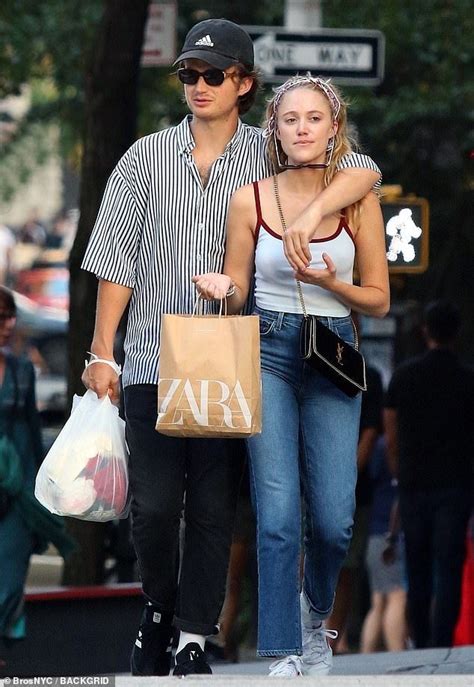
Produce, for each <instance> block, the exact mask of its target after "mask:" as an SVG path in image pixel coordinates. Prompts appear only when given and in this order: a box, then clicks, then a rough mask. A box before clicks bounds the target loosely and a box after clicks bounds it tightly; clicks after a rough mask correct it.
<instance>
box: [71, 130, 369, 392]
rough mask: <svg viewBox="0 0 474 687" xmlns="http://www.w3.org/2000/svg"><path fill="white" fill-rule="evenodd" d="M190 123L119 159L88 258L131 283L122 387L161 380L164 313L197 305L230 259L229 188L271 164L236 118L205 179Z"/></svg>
mask: <svg viewBox="0 0 474 687" xmlns="http://www.w3.org/2000/svg"><path fill="white" fill-rule="evenodd" d="M189 124H190V118H189V117H186V118H185V119H184V120H183V121H182V122H181V124H179V125H178V126H176V127H171V128H169V129H165V130H164V131H160V132H158V133H155V134H151V135H150V136H145V137H144V138H141V139H139V140H138V141H136V143H134V145H133V146H131V148H130V149H129V150H128V151H127V152H126V153H125V155H124V156H123V157H122V158H121V159H120V161H119V162H118V164H117V166H116V168H115V169H114V171H113V172H112V174H111V176H110V178H109V181H108V183H107V187H106V190H105V193H104V197H103V199H102V203H101V206H100V210H99V214H98V216H97V220H96V223H95V226H94V229H93V232H92V235H91V238H90V241H89V245H88V247H87V251H86V255H85V257H84V261H83V263H82V268H83V269H84V270H87V271H89V272H93V273H94V274H95V275H96V276H97V277H98V278H100V279H105V280H107V281H111V282H114V283H116V284H121V285H123V286H127V287H129V288H132V289H133V294H132V298H131V302H130V309H129V316H128V327H127V335H126V339H125V365H124V370H123V377H122V381H123V384H124V386H129V385H131V384H156V383H157V382H158V360H159V348H160V324H161V314H162V313H191V312H192V311H193V308H194V305H195V301H196V290H195V286H194V284H193V283H192V282H191V277H192V276H194V275H196V274H202V273H205V272H220V271H221V270H222V267H223V263H224V249H225V225H226V215H227V208H228V204H229V200H230V197H231V195H232V193H233V192H234V191H235V189H237V188H239V187H240V186H244V185H245V184H249V183H251V182H252V181H257V180H259V179H262V178H263V177H265V176H268V175H269V174H270V173H271V170H270V166H269V163H268V161H267V159H266V156H265V152H264V146H265V141H264V139H263V137H262V131H261V129H258V128H256V127H251V126H248V125H246V124H243V123H242V122H239V125H238V128H237V131H236V133H235V135H234V136H233V138H232V139H231V141H230V142H229V143H228V145H227V147H226V149H225V151H224V153H223V154H222V155H221V157H219V158H218V159H217V160H216V162H215V163H214V164H213V166H212V169H211V172H210V176H209V180H208V183H207V185H206V186H205V187H203V185H202V182H201V178H200V176H199V172H198V170H197V167H196V165H195V163H194V158H193V156H192V153H191V151H192V149H193V147H194V139H193V136H192V134H191V129H190V125H189ZM340 167H341V168H347V167H367V168H370V169H374V170H376V171H379V169H378V167H377V165H375V163H374V162H373V160H372V159H371V158H369V157H367V156H365V155H359V154H353V155H350V156H346V157H345V158H344V159H343V161H342V163H341V164H340ZM206 307H209V306H208V304H206Z"/></svg>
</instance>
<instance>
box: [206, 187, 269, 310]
mask: <svg viewBox="0 0 474 687" xmlns="http://www.w3.org/2000/svg"><path fill="white" fill-rule="evenodd" d="M255 223H256V212H255V201H254V194H253V188H252V186H243V187H242V188H239V189H237V191H235V193H234V194H233V196H232V198H231V201H230V204H229V212H228V215H227V241H226V249H225V262H224V269H223V274H218V273H216V272H208V273H207V274H198V275H196V276H195V277H193V282H194V283H195V284H196V288H197V290H198V292H199V294H200V295H201V296H202V297H203V298H205V299H206V300H214V299H222V298H225V297H226V295H227V293H228V292H229V290H230V291H231V292H232V295H229V296H228V297H227V308H228V311H229V312H230V313H237V312H240V310H242V308H243V306H244V305H245V302H246V301H247V296H248V293H249V288H250V282H251V279H252V274H253V269H254V258H255V235H254V229H255Z"/></svg>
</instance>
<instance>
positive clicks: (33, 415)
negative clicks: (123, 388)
mask: <svg viewBox="0 0 474 687" xmlns="http://www.w3.org/2000/svg"><path fill="white" fill-rule="evenodd" d="M15 322H16V307H15V301H14V299H13V296H12V294H11V293H10V291H8V290H7V289H6V288H5V287H3V286H0V638H1V639H3V640H4V642H5V643H7V644H8V643H9V642H10V641H14V640H17V639H23V638H24V637H25V633H26V630H25V616H24V609H23V587H24V584H25V579H26V575H27V572H28V564H29V560H30V556H31V554H32V553H34V552H36V553H41V552H42V551H43V550H44V549H45V548H46V545H47V544H48V542H50V541H51V542H53V543H54V544H55V545H56V546H57V547H58V549H59V551H60V552H61V553H62V554H63V555H64V556H66V555H67V554H68V553H69V552H70V551H71V550H72V541H71V540H70V539H69V537H68V536H67V535H66V534H65V531H64V522H63V521H62V520H61V518H58V517H57V516H54V515H51V514H50V513H49V512H48V511H46V510H45V509H44V508H43V507H42V506H40V504H39V503H38V502H37V501H36V499H35V498H34V496H33V492H34V481H35V476H36V472H37V468H38V466H39V464H40V461H41V460H42V458H43V448H42V441H41V430H40V421H39V415H38V411H37V409H36V402H35V375H34V369H33V365H32V363H31V362H30V361H29V360H27V359H26V358H23V357H16V356H14V355H13V354H12V353H11V352H10V350H9V348H8V344H9V341H10V338H11V335H12V333H13V329H14V327H15Z"/></svg>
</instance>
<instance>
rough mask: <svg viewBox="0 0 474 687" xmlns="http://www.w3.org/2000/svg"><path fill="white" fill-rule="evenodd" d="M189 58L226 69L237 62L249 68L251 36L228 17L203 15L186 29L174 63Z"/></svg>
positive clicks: (251, 64)
mask: <svg viewBox="0 0 474 687" xmlns="http://www.w3.org/2000/svg"><path fill="white" fill-rule="evenodd" d="M190 59H196V60H202V61H203V62H208V63H209V64H212V66H213V67H217V69H227V67H230V66H232V65H233V64H237V63H238V62H240V63H241V64H243V65H244V66H245V67H247V68H249V69H253V65H254V56H253V43H252V39H251V38H250V36H249V35H248V33H247V31H245V30H244V29H243V28H242V27H241V26H238V25H237V24H234V22H232V21H228V20H227V19H205V20H204V21H201V22H199V24H196V26H193V28H192V29H191V30H190V31H189V32H188V35H187V36H186V39H185V41H184V45H183V49H182V51H181V54H180V55H179V57H178V59H177V60H176V62H175V63H174V64H177V63H178V62H181V61H182V60H190Z"/></svg>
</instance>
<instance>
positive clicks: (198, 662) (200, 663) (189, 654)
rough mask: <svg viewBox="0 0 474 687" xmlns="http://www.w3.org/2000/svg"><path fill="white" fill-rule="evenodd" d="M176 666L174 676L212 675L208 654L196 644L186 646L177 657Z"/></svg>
mask: <svg viewBox="0 0 474 687" xmlns="http://www.w3.org/2000/svg"><path fill="white" fill-rule="evenodd" d="M175 661H176V665H175V668H174V670H173V675H194V674H198V673H199V674H205V673H206V674H208V675H212V670H211V666H210V665H209V663H208V662H207V658H206V654H205V653H204V651H203V650H202V649H201V647H200V646H199V644H196V642H190V643H189V644H186V646H185V647H184V649H181V651H180V652H179V653H178V654H176V656H175Z"/></svg>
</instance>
